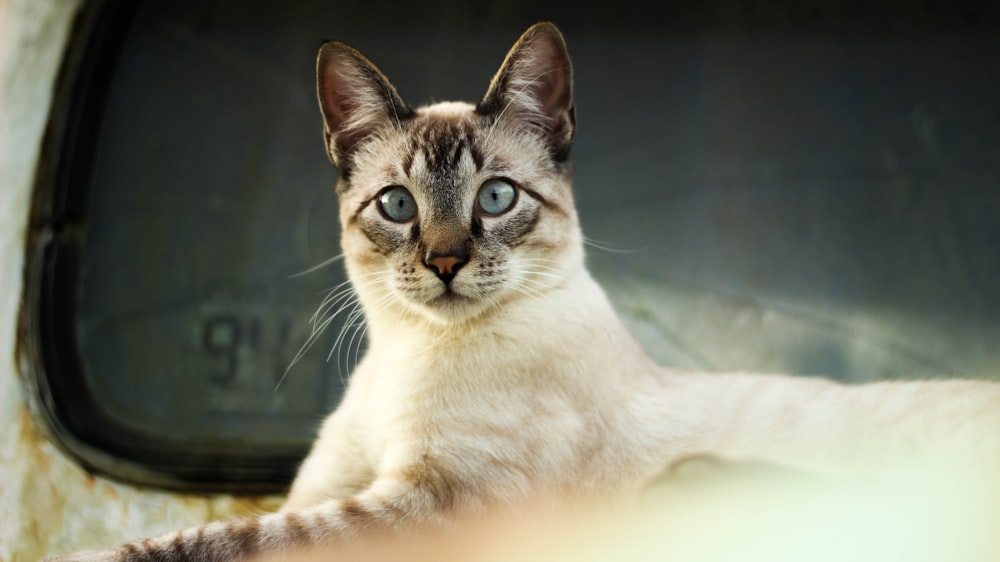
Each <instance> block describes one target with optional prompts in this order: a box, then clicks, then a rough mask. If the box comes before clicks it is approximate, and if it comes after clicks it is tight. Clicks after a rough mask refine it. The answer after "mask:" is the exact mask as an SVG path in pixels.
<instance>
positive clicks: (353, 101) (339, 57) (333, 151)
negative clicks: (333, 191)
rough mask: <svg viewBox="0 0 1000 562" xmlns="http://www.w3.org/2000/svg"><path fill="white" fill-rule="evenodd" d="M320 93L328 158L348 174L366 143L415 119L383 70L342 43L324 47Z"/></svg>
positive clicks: (319, 58)
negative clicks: (355, 153)
mask: <svg viewBox="0 0 1000 562" xmlns="http://www.w3.org/2000/svg"><path fill="white" fill-rule="evenodd" d="M316 90H317V95H318V97H319V106H320V111H322V113H323V122H324V134H325V137H326V150H327V154H328V155H329V156H330V159H331V160H332V161H333V163H334V164H336V165H337V166H338V167H339V168H341V173H345V172H346V171H347V169H348V168H349V162H350V155H351V153H352V152H353V151H354V149H355V148H356V147H357V146H358V145H360V144H361V143H362V142H363V141H364V140H365V139H367V138H369V137H370V136H372V135H373V134H375V133H376V132H377V131H378V130H379V129H382V128H384V127H394V126H399V124H400V123H401V122H402V121H403V120H406V119H410V118H412V117H413V115H414V112H413V110H412V109H411V108H410V106H408V105H407V104H406V102H405V101H403V98H402V97H400V95H399V93H398V92H397V91H396V88H395V87H394V86H393V85H392V83H391V82H389V79H388V78H386V77H385V75H384V74H382V72H381V71H380V70H379V69H378V67H376V66H375V65H374V64H373V63H372V62H371V61H370V60H368V59H367V58H366V57H365V56H364V55H362V54H361V53H360V52H358V51H357V50H356V49H354V48H353V47H351V46H349V45H347V44H346V43H341V42H340V41H330V42H328V43H324V44H323V45H322V46H321V47H320V49H319V55H318V56H317V58H316Z"/></svg>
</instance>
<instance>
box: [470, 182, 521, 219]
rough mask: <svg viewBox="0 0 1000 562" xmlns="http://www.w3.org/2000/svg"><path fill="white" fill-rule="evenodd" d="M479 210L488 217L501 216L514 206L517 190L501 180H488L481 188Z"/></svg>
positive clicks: (478, 197)
mask: <svg viewBox="0 0 1000 562" xmlns="http://www.w3.org/2000/svg"><path fill="white" fill-rule="evenodd" d="M477 199H478V200H479V208H480V209H481V210H482V211H483V212H484V213H486V214H487V215H499V214H500V213H503V212H505V211H507V210H508V209H510V208H511V207H513V206H514V201H515V200H517V189H516V188H515V187H514V186H513V185H511V184H510V183H508V182H506V181H504V180H501V179H492V180H487V181H486V183H484V184H483V185H482V187H480V188H479V195H478V196H477Z"/></svg>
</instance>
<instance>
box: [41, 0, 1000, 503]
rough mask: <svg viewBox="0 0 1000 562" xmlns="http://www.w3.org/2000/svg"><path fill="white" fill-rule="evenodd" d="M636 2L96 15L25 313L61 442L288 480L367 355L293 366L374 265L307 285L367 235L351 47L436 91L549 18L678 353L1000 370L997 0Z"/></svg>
mask: <svg viewBox="0 0 1000 562" xmlns="http://www.w3.org/2000/svg"><path fill="white" fill-rule="evenodd" d="M612 4H613V5H607V6H603V7H598V8H590V7H587V8H584V7H581V6H577V5H576V4H575V3H569V2H547V3H546V2H542V3H538V2H528V1H527V0H525V1H522V2H499V1H498V2H484V3H462V2H447V1H445V2H439V3H437V4H432V5H427V4H426V3H419V4H415V3H409V2H395V3H379V4H372V3H362V2H349V3H348V2H345V3H336V2H327V1H322V2H321V1H318V0H317V1H306V2H295V3H287V2H279V1H276V0H270V1H266V0H260V1H255V2H237V1H231V0H210V1H194V0H183V1H176V0H173V1H166V0H145V1H140V2H135V3H132V2H114V1H107V2H91V3H90V5H89V6H88V8H87V9H86V10H85V13H84V16H83V17H81V21H80V23H79V25H78V29H77V33H76V39H75V44H74V45H73V46H72V47H71V48H70V49H69V50H68V52H67V61H66V64H65V68H64V71H63V78H62V82H61V86H60V93H59V99H58V100H57V103H56V106H55V107H54V109H53V115H52V120H51V124H50V135H49V138H48V140H47V146H46V154H47V157H46V160H45V162H44V163H43V173H42V174H41V176H40V177H41V182H40V184H39V187H38V196H37V198H36V202H35V208H34V216H35V221H34V228H33V230H32V232H31V237H30V241H29V250H30V252H31V255H30V260H29V271H28V282H27V283H26V286H27V289H26V295H25V307H24V311H25V312H24V317H23V328H24V329H23V333H24V334H25V337H24V344H25V345H24V349H26V350H27V351H28V353H27V354H26V355H25V357H27V359H28V361H27V363H28V365H29V369H28V373H27V374H28V377H29V379H30V381H31V384H30V386H31V387H32V388H34V389H35V392H36V394H37V398H38V404H40V405H41V406H42V407H41V410H42V412H43V413H44V415H45V417H46V419H47V420H48V423H49V425H50V427H51V428H52V430H53V434H54V435H55V436H56V437H57V440H58V441H59V442H60V443H61V444H62V445H63V446H64V447H65V448H66V449H68V450H69V451H71V452H72V453H73V454H74V455H76V456H77V457H78V458H79V459H80V460H81V462H83V463H85V464H86V465H88V466H90V467H92V468H94V469H97V470H100V471H102V472H105V473H108V474H111V475H113V476H116V477H118V478H124V479H127V480H132V481H137V482H143V483H148V484H154V485H160V486H168V487H179V488H187V489H193V488H201V489H220V488H229V489H243V490H249V489H254V490H262V489H269V488H275V487H277V486H280V485H282V483H284V482H286V481H287V480H288V479H289V478H290V476H291V475H292V474H293V472H294V470H295V468H296V466H297V463H298V461H299V459H300V458H301V457H302V455H304V454H305V452H306V451H307V448H308V446H309V444H310V442H311V441H312V438H313V436H314V432H315V429H316V427H317V426H318V423H319V422H320V420H321V419H322V418H323V416H324V415H325V414H326V413H327V412H328V411H329V410H330V409H331V408H332V407H333V405H335V404H336V402H337V400H338V398H339V396H340V394H341V392H342V388H343V380H344V379H346V377H347V376H348V374H349V371H350V368H351V365H352V363H353V362H354V361H355V360H356V357H357V355H358V354H359V353H360V352H361V350H362V349H363V343H362V340H361V337H360V334H358V335H357V336H354V332H353V331H352V326H350V325H349V324H350V321H349V317H348V315H345V314H342V315H341V316H339V317H338V320H339V321H340V324H339V325H338V324H334V325H331V326H329V327H328V328H327V331H326V334H325V335H324V336H323V337H322V338H320V340H319V342H318V343H317V344H316V345H315V346H314V347H313V348H312V349H311V350H310V351H309V352H308V353H306V354H305V355H304V356H303V357H302V359H301V360H300V361H299V362H298V363H296V364H295V366H294V367H292V368H291V369H290V370H288V371H287V373H286V368H287V367H288V365H289V364H290V362H291V360H292V358H293V357H294V356H295V354H296V353H297V351H298V350H299V349H300V347H301V346H302V345H303V344H304V343H305V342H306V341H307V339H308V337H309V334H310V329H311V327H310V325H309V324H308V322H307V320H308V318H309V317H310V316H311V315H312V313H313V312H314V311H315V310H316V308H317V307H318V306H319V304H320V302H321V300H322V298H323V295H324V294H325V292H326V291H328V290H329V289H330V288H332V287H335V286H336V285H338V283H340V282H341V281H343V280H344V277H343V272H342V268H341V266H340V264H337V263H334V264H332V265H330V266H328V267H322V268H319V269H317V270H316V271H313V272H311V273H308V274H305V275H301V276H294V274H296V273H299V272H303V271H306V270H309V269H311V268H313V266H315V265H317V264H321V263H324V262H326V261H327V260H329V259H330V258H332V257H333V256H335V255H337V254H338V253H339V244H338V231H339V225H338V222H337V207H336V200H335V197H334V195H333V186H334V181H335V171H334V169H333V168H332V167H331V166H330V164H329V163H328V162H327V160H326V156H325V154H324V152H323V147H322V140H321V134H320V130H321V125H320V117H319V112H318V109H317V107H316V102H315V94H314V85H313V80H314V77H313V64H314V56H315V53H316V49H317V47H318V45H319V43H320V41H321V40H322V39H323V38H337V39H342V40H345V41H347V42H349V43H351V44H354V45H355V46H357V47H359V48H360V49H361V50H362V51H363V52H365V53H366V54H367V55H368V56H369V57H370V58H372V60H374V61H375V62H376V64H378V65H379V66H380V67H381V68H382V69H383V70H384V71H385V72H386V73H387V74H388V76H389V77H390V78H391V80H392V81H393V82H394V83H395V84H396V85H397V87H398V88H399V90H400V92H401V93H402V95H403V96H404V97H405V98H406V99H408V100H410V101H411V102H413V103H424V102H428V101H431V100H434V99H443V98H445V97H450V98H455V99H466V100H475V99H477V98H478V97H479V96H480V95H481V94H482V93H483V92H484V91H485V87H486V84H487V82H488V80H489V78H490V76H491V74H492V72H493V71H494V70H495V69H496V68H497V66H498V65H499V63H500V61H501V59H502V56H503V54H504V53H505V52H506V49H507V48H508V47H509V46H510V44H511V42H512V41H513V40H514V39H515V38H516V37H517V34H518V33H520V31H521V30H523V29H524V28H525V27H527V25H529V24H530V23H532V22H534V21H537V20H541V19H552V20H554V21H556V22H557V23H559V24H560V25H561V27H562V28H563V30H564V32H566V34H567V38H568V41H569V44H570V51H571V54H572V55H573V57H574V62H575V65H576V96H577V105H578V114H579V127H580V128H579V131H578V141H577V144H576V146H575V148H574V155H575V162H576V176H577V180H576V189H577V204H578V207H579V209H580V213H581V217H582V222H583V225H584V229H585V232H586V233H587V234H588V235H589V236H591V237H593V238H594V239H596V240H598V242H594V243H593V246H594V247H592V248H590V249H589V260H590V261H589V263H590V266H591V268H592V270H593V271H594V273H595V275H596V276H597V277H598V278H599V279H600V280H601V281H602V283H604V285H605V286H606V287H607V289H608V291H609V293H610V294H611V295H612V298H613V300H614V301H615V303H616V305H617V306H618V307H619V309H620V310H621V312H622V313H623V315H624V316H625V319H626V321H627V322H628V323H629V324H630V325H631V326H632V328H633V329H634V331H635V333H636V334H637V335H638V336H639V337H640V339H642V341H643V342H644V343H645V344H646V346H647V348H648V349H649V350H650V352H651V353H652V354H653V355H654V356H656V357H657V358H658V359H659V360H661V361H663V362H667V363H673V364H680V365H687V366H693V367H699V368H709V369H745V370H767V371H785V372H795V373H802V374H822V375H827V376H832V377H836V378H841V379H847V380H867V379H870V378H891V377H899V376H913V375H940V374H943V373H956V374H970V375H981V374H985V373H990V372H993V373H1000V368H998V367H1000V350H998V348H997V347H998V346H996V345H995V343H996V342H997V341H1000V328H998V326H1000V323H998V322H997V321H996V318H995V317H996V315H997V313H998V311H1000V291H997V290H996V282H995V279H997V278H998V276H1000V252H998V251H997V248H998V247H1000V185H998V178H1000V158H998V157H997V155H998V154H1000V126H998V125H1000V104H997V103H996V92H998V91H1000V72H997V68H996V64H995V61H997V60H1000V40H998V38H997V37H998V36H997V34H996V30H997V29H1000V25H998V18H997V14H996V11H995V10H993V11H990V9H988V8H980V7H977V6H974V5H964V6H963V5H959V4H956V3H948V4H945V3H941V5H940V6H937V7H935V6H931V5H927V6H924V7H923V8H919V7H911V8H907V11H906V12H905V13H902V14H900V13H896V12H895V11H894V10H893V8H894V6H895V4H894V3H889V2H886V3H882V4H879V3H876V4H871V5H866V6H868V7H867V8H866V11H864V12H855V11H850V10H848V9H847V8H844V10H843V11H842V12H837V11H832V12H831V11H829V10H827V11H817V10H812V9H811V8H809V5H808V3H806V4H802V3H799V2H792V1H786V2H778V1H774V2H768V3H756V4H753V5H750V4H747V5H746V6H747V7H746V9H740V10H736V9H735V8H731V7H727V6H729V4H727V3H723V4H724V5H720V6H715V5H709V4H705V5H701V6H700V7H699V6H690V7H670V6H661V7H657V8H652V7H649V6H647V5H646V4H644V3H641V2H635V3H628V2H626V3H624V4H623V3H620V2H619V3H612ZM824 6H826V5H825V4H824ZM827 8H829V7H828V6H827ZM605 246H611V248H610V249H611V250H612V251H610V252H609V251H605V249H606V248H604V249H602V247H605ZM617 250H623V251H621V252H619V251H617ZM341 329H346V330H348V332H347V333H348V336H347V338H346V342H347V343H346V345H341V346H340V347H338V348H337V349H335V350H334V352H333V353H332V354H331V348H332V346H333V342H334V340H335V339H336V336H337V334H338V333H340V331H341ZM352 338H353V339H352ZM328 355H330V359H329V360H328V359H327V357H328Z"/></svg>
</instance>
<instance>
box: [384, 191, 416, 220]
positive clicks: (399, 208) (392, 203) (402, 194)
mask: <svg viewBox="0 0 1000 562" xmlns="http://www.w3.org/2000/svg"><path fill="white" fill-rule="evenodd" d="M378 204H379V208H380V209H381V210H382V215H383V216H385V218H387V219H389V220H391V221H394V222H407V221H409V220H410V219H412V218H413V217H415V216H416V215H417V202H416V201H414V200H413V196H412V195H410V192H409V191H406V188H405V187H400V186H398V185H396V186H393V187H388V188H386V189H385V191H383V192H382V195H381V196H379V198H378Z"/></svg>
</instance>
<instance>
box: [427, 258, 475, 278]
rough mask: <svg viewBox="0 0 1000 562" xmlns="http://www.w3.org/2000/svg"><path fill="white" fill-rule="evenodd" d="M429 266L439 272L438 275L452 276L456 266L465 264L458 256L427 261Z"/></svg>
mask: <svg viewBox="0 0 1000 562" xmlns="http://www.w3.org/2000/svg"><path fill="white" fill-rule="evenodd" d="M426 263H427V265H429V266H431V267H433V268H435V269H437V270H438V275H452V274H453V273H454V268H455V266H456V265H459V264H462V263H465V260H463V259H462V258H460V257H458V256H436V257H433V258H431V259H429V260H427V262H426Z"/></svg>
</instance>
